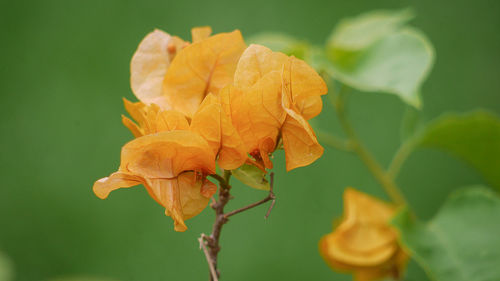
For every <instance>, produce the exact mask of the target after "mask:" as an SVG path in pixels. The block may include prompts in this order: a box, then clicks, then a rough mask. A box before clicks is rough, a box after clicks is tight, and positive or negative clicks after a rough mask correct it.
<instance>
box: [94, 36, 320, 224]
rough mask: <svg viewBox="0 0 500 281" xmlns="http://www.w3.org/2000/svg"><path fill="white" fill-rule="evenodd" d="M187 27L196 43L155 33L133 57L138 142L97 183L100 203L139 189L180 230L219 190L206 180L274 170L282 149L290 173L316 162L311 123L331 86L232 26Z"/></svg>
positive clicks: (129, 106)
mask: <svg viewBox="0 0 500 281" xmlns="http://www.w3.org/2000/svg"><path fill="white" fill-rule="evenodd" d="M211 33H212V29H211V28H210V27H198V28H193V29H192V31H191V36H192V42H188V41H185V40H183V39H181V38H179V37H177V36H172V35H169V34H167V33H165V32H163V31H161V30H154V31H153V32H151V33H150V34H148V35H147V36H146V37H145V38H144V39H143V40H142V42H141V43H140V44H139V47H138V49H137V51H136V52H135V54H134V56H133V57H132V61H131V64H130V68H131V78H130V82H131V88H132V91H133V93H134V94H135V96H136V97H137V98H138V99H139V101H138V102H130V101H128V100H125V99H124V103H125V109H126V110H127V112H128V115H129V116H130V117H127V116H122V122H123V124H124V125H125V126H126V127H127V128H128V129H129V130H130V131H131V132H132V134H133V136H134V137H135V139H133V140H132V141H130V142H129V143H127V144H126V145H125V146H124V147H123V149H122V153H121V164H120V167H119V169H118V171H117V172H114V173H112V174H111V175H110V176H109V177H106V178H103V179H100V180H98V181H97V182H96V183H95V184H94V188H93V189H94V192H95V194H96V195H97V196H98V197H99V198H102V199H104V198H106V197H107V196H108V194H109V193H110V192H111V191H113V190H115V189H118V188H126V187H131V186H135V185H139V184H142V185H144V187H145V188H146V190H147V191H148V193H149V194H150V196H151V197H152V198H153V199H155V200H156V201H157V202H158V203H159V204H160V205H162V206H163V207H164V208H165V214H166V215H168V216H170V217H172V219H173V220H174V226H175V230H176V231H184V230H186V229H187V227H186V224H185V222H184V221H185V220H186V219H189V218H191V217H193V216H195V215H197V214H198V213H199V212H201V211H202V210H203V209H204V208H205V207H206V206H207V204H208V201H209V198H210V197H211V196H212V195H213V194H214V192H215V191H216V186H215V185H214V184H213V183H212V182H210V181H209V180H208V179H207V176H208V175H210V174H215V173H216V169H215V167H216V164H217V165H218V166H219V167H220V168H221V169H224V170H234V169H238V168H239V167H240V166H241V165H243V164H245V163H246V164H251V165H255V166H257V167H259V168H260V169H261V170H263V171H266V169H271V168H272V167H273V164H272V161H271V159H272V153H273V152H274V151H275V150H276V149H278V147H279V144H281V143H282V144H283V149H284V150H285V157H286V169H287V170H291V169H294V168H297V167H301V166H306V165H309V164H311V163H312V162H314V161H315V160H316V159H318V158H319V157H320V156H321V155H322V153H323V148H322V147H321V146H320V145H319V143H318V141H317V139H316V136H315V134H314V131H313V129H312V128H311V126H310V125H309V123H308V120H309V119H311V118H313V117H315V116H316V115H318V114H319V113H320V112H321V108H322V101H321V95H324V94H326V92H327V88H326V85H325V83H324V81H323V80H322V79H321V77H320V76H319V75H318V74H317V73H316V72H315V71H314V70H313V69H312V68H311V67H310V66H308V65H307V64H306V63H305V62H304V61H302V60H300V59H297V58H295V57H289V56H287V55H285V54H282V53H278V52H273V51H271V50H270V49H268V48H266V47H264V46H260V45H251V46H249V47H247V46H246V44H245V42H244V41H243V37H242V36H241V33H240V32H239V31H238V30H235V31H232V32H228V33H219V34H215V35H211Z"/></svg>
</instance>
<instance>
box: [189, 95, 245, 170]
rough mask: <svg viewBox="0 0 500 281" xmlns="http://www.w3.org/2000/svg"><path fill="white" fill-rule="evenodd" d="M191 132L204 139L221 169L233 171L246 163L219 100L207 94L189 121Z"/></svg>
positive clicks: (240, 146)
mask: <svg viewBox="0 0 500 281" xmlns="http://www.w3.org/2000/svg"><path fill="white" fill-rule="evenodd" d="M191 130H192V131H194V132H197V133H198V134H200V135H201V136H202V137H204V138H205V139H206V140H207V141H208V143H209V144H210V146H211V147H212V149H213V151H214V153H215V154H217V153H218V164H219V166H220V167H221V168H222V169H225V170H233V169H236V168H238V167H240V166H241V165H243V163H244V162H245V161H246V159H247V154H246V148H245V146H244V144H243V141H242V139H241V137H240V136H239V134H238V133H237V132H236V129H235V128H234V126H233V124H232V121H231V119H230V117H229V116H228V115H227V114H226V112H225V111H224V109H223V106H222V104H221V100H220V99H219V98H217V97H216V96H214V95H213V94H208V95H207V96H206V97H205V99H204V100H203V103H202V104H201V105H200V108H199V109H198V111H196V113H195V114H194V116H193V119H192V120H191Z"/></svg>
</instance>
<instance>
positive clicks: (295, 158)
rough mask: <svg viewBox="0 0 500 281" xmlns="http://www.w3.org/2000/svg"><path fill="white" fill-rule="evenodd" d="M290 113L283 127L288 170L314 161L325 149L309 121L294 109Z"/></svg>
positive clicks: (282, 132)
mask: <svg viewBox="0 0 500 281" xmlns="http://www.w3.org/2000/svg"><path fill="white" fill-rule="evenodd" d="M290 113H291V114H290ZM290 113H289V115H288V116H287V118H286V120H285V122H284V123H283V127H282V128H281V137H282V139H283V148H284V150H285V158H286V170H287V171H290V170H293V169H295V168H298V167H303V166H307V165H309V164H311V163H313V162H314V161H316V160H317V159H318V158H320V157H321V155H323V151H324V149H323V147H322V146H321V145H320V144H319V143H318V140H317V138H316V135H315V134H314V131H313V130H312V128H311V126H310V125H309V123H307V121H306V120H305V119H304V118H303V117H302V116H301V115H298V114H296V113H295V112H294V111H291V112H290Z"/></svg>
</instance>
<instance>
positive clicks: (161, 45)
mask: <svg viewBox="0 0 500 281" xmlns="http://www.w3.org/2000/svg"><path fill="white" fill-rule="evenodd" d="M170 43H172V36H170V35H169V34H167V33H165V32H163V31H161V30H158V29H156V30H154V31H153V32H151V33H149V34H148V35H146V37H145V38H144V39H143V40H142V41H141V43H140V44H139V47H138V48H137V50H136V51H135V53H134V56H133V57H132V61H131V63H130V85H131V87H132V91H133V92H134V94H135V96H136V97H137V98H138V99H139V100H140V101H142V102H144V103H147V104H149V103H153V102H156V101H157V100H158V99H159V98H161V96H162V93H163V92H162V88H163V79H164V77H165V74H166V73H167V69H168V67H169V65H170V60H171V54H169V52H168V45H169V44H170Z"/></svg>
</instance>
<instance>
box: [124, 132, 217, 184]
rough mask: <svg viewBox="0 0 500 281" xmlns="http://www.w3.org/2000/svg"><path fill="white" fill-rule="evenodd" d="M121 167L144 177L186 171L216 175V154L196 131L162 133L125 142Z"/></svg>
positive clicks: (164, 175) (170, 175) (157, 176)
mask: <svg viewBox="0 0 500 281" xmlns="http://www.w3.org/2000/svg"><path fill="white" fill-rule="evenodd" d="M120 168H121V169H122V170H124V171H127V172H130V173H132V174H134V175H137V176H140V177H143V178H174V177H177V176H178V175H179V174H180V173H181V172H183V171H199V172H203V173H206V174H212V173H215V155H214V154H213V152H212V150H211V148H210V146H209V145H208V144H207V142H206V141H205V139H203V138H202V137H201V136H199V135H198V134H196V133H194V132H191V131H168V132H160V133H157V134H152V135H145V136H143V137H140V138H136V139H134V140H132V141H130V142H129V143H127V144H125V146H124V147H123V148H122V152H121V164H120Z"/></svg>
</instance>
